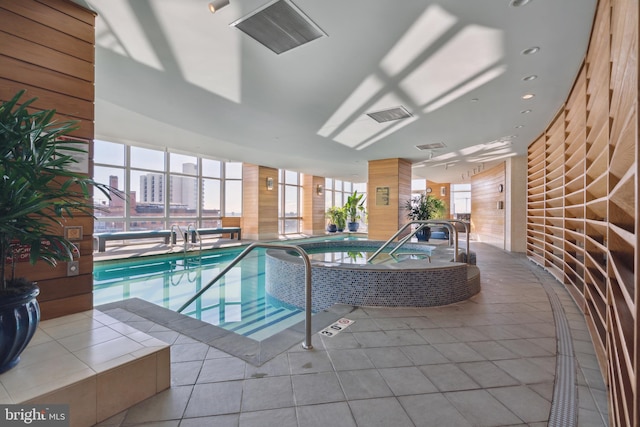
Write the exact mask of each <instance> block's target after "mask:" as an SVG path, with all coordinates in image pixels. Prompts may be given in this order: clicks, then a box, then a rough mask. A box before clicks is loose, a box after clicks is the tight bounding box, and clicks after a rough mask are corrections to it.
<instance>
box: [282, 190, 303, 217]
mask: <svg viewBox="0 0 640 427" xmlns="http://www.w3.org/2000/svg"><path fill="white" fill-rule="evenodd" d="M299 189H300V187H298V186H293V185H285V193H284V216H287V217H297V216H300V215H299V212H298V195H299V192H300V191H299Z"/></svg>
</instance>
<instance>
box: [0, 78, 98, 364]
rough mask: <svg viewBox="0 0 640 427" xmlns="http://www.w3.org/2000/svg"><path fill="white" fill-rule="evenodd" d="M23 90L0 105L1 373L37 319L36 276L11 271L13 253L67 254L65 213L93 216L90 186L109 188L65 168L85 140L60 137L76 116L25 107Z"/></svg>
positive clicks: (34, 257)
mask: <svg viewBox="0 0 640 427" xmlns="http://www.w3.org/2000/svg"><path fill="white" fill-rule="evenodd" d="M23 93H24V91H20V92H18V93H17V94H16V95H15V96H14V97H13V99H11V100H10V101H7V102H2V104H0V261H1V262H0V327H1V328H2V330H0V373H2V372H4V371H7V370H9V369H11V368H12V367H13V366H15V365H16V364H17V363H18V361H19V359H20V353H21V352H22V351H23V350H24V348H25V347H26V346H27V344H28V343H29V341H30V340H31V338H32V337H33V334H34V333H35V331H36V329H37V326H38V323H39V321H40V309H39V306H38V302H37V300H36V296H37V295H38V294H39V292H40V291H39V289H38V286H37V284H36V283H33V282H30V281H29V280H27V279H24V278H18V277H15V263H16V261H17V258H18V257H20V258H24V259H28V260H29V261H30V262H31V263H32V264H34V263H35V262H36V261H38V260H42V261H44V262H46V263H48V264H50V265H52V266H55V265H56V262H58V261H68V260H71V259H73V256H74V252H77V248H76V246H75V245H74V244H73V242H71V241H69V240H67V239H66V238H65V237H63V236H60V235H59V234H60V233H57V232H56V231H57V230H58V231H59V230H60V228H61V226H62V224H63V222H64V221H65V219H67V218H72V217H73V215H74V214H76V213H87V214H90V215H93V208H94V206H93V202H92V195H91V191H90V188H91V187H96V188H98V189H100V190H101V191H102V192H103V193H105V195H106V196H107V197H109V187H108V186H105V185H101V184H96V183H95V182H94V181H93V180H92V179H91V178H89V177H88V176H86V175H83V174H79V173H76V172H73V171H71V170H70V169H72V166H73V164H75V163H77V160H75V158H74V155H76V154H78V153H86V150H85V149H84V145H86V144H85V143H84V142H81V141H73V140H65V141H60V137H62V136H64V135H66V134H68V133H69V132H71V131H72V130H73V129H75V122H56V121H54V120H53V117H54V115H55V110H44V111H36V110H34V112H31V113H30V112H29V111H27V107H29V106H30V105H31V104H32V103H33V102H34V101H35V99H30V100H28V101H25V102H24V103H22V104H21V105H19V101H20V97H21V96H22V95H23Z"/></svg>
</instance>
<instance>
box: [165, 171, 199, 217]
mask: <svg viewBox="0 0 640 427" xmlns="http://www.w3.org/2000/svg"><path fill="white" fill-rule="evenodd" d="M169 195H170V197H169V216H170V217H180V216H183V217H184V216H188V217H195V216H196V215H197V213H198V180H197V179H196V178H194V177H190V176H181V175H171V176H170V177H169Z"/></svg>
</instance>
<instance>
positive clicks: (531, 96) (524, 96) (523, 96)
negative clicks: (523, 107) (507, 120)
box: [522, 93, 535, 99]
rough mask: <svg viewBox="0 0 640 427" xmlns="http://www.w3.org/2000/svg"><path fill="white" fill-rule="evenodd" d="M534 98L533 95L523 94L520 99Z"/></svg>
mask: <svg viewBox="0 0 640 427" xmlns="http://www.w3.org/2000/svg"><path fill="white" fill-rule="evenodd" d="M534 96H535V94H533V93H525V94H524V95H522V99H531V98H533V97H534Z"/></svg>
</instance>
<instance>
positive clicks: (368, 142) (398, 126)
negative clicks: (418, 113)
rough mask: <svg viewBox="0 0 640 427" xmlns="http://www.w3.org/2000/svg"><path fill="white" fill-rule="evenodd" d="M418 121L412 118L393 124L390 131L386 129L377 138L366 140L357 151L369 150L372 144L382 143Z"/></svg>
mask: <svg viewBox="0 0 640 427" xmlns="http://www.w3.org/2000/svg"><path fill="white" fill-rule="evenodd" d="M416 120H418V118H417V117H415V116H411V117H409V118H408V119H404V120H401V121H399V122H393V126H390V127H389V128H388V129H386V130H385V131H383V132H379V133H378V135H376V136H375V137H373V138H370V139H367V140H365V141H364V143H363V144H360V145H358V146H357V147H356V150H363V149H365V148H367V147H368V146H370V145H371V144H375V143H376V142H378V141H380V140H381V139H383V138H386V137H387V136H389V135H391V134H392V133H395V132H397V131H399V130H400V129H402V128H403V127H405V126H407V125H409V124H411V123H413V122H415V121H416Z"/></svg>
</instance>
